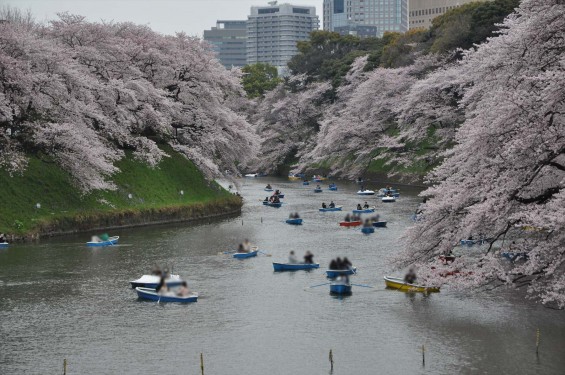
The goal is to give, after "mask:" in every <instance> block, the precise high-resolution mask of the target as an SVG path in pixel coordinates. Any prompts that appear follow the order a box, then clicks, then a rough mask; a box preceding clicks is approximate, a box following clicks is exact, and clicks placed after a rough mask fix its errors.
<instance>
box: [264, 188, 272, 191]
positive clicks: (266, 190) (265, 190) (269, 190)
mask: <svg viewBox="0 0 565 375" xmlns="http://www.w3.org/2000/svg"><path fill="white" fill-rule="evenodd" d="M264 190H265V191H273V189H267V188H265V189H264Z"/></svg>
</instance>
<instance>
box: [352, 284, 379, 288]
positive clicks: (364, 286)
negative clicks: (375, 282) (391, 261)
mask: <svg viewBox="0 0 565 375" xmlns="http://www.w3.org/2000/svg"><path fill="white" fill-rule="evenodd" d="M351 285H355V286H360V287H363V288H374V286H370V285H363V284H351Z"/></svg>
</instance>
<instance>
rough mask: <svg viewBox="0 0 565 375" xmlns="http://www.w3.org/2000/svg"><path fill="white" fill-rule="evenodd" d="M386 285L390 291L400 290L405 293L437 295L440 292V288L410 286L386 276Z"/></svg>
mask: <svg viewBox="0 0 565 375" xmlns="http://www.w3.org/2000/svg"><path fill="white" fill-rule="evenodd" d="M384 279H385V284H386V287H387V288H390V289H398V290H402V291H404V292H420V293H437V292H439V288H436V287H430V286H422V285H416V284H408V283H406V282H404V280H403V279H399V278H396V277H390V276H385V277H384Z"/></svg>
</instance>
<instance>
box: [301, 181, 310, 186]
mask: <svg viewBox="0 0 565 375" xmlns="http://www.w3.org/2000/svg"><path fill="white" fill-rule="evenodd" d="M302 185H304V186H306V185H310V183H309V182H308V181H304V182H303V183H302Z"/></svg>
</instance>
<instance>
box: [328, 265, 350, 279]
mask: <svg viewBox="0 0 565 375" xmlns="http://www.w3.org/2000/svg"><path fill="white" fill-rule="evenodd" d="M356 272H357V268H355V267H351V268H349V269H347V270H326V276H327V277H328V279H335V278H336V277H339V276H342V275H353V274H355V273H356Z"/></svg>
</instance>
